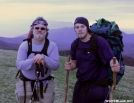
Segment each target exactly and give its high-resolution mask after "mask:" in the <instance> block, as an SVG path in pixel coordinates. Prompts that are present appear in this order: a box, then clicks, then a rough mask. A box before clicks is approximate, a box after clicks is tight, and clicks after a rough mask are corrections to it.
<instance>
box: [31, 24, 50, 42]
mask: <svg viewBox="0 0 134 103" xmlns="http://www.w3.org/2000/svg"><path fill="white" fill-rule="evenodd" d="M47 32H48V30H47V28H46V26H45V25H42V24H38V25H35V26H34V27H33V35H34V38H35V39H36V40H37V41H42V40H44V39H45V37H46V34H47Z"/></svg>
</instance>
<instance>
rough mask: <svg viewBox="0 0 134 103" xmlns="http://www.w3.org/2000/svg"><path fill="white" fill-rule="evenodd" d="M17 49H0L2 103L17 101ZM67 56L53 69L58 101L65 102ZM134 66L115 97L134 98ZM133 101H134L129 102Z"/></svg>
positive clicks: (72, 79)
mask: <svg viewBox="0 0 134 103" xmlns="http://www.w3.org/2000/svg"><path fill="white" fill-rule="evenodd" d="M16 55H17V51H12V50H0V103H17V102H16V100H15V94H14V90H15V82H16V79H15V75H16V73H17V69H16V67H15V65H16ZM66 61H67V58H66V57H60V68H59V69H58V70H57V71H53V72H52V74H53V75H54V77H55V84H56V101H55V103H63V101H64V95H65V80H66V71H65V70H64V63H65V62H66ZM75 74H76V70H75V71H71V72H70V73H69V89H68V103H71V99H72V93H73V87H74V84H75V82H76V77H75ZM133 74H134V67H129V66H126V71H125V75H124V76H123V78H122V80H121V81H120V82H119V84H118V85H117V87H116V90H115V91H114V99H118V100H119V99H121V100H134V78H133ZM129 103H132V102H129Z"/></svg>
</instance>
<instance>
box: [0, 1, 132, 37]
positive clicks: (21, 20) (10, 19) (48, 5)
mask: <svg viewBox="0 0 134 103" xmlns="http://www.w3.org/2000/svg"><path fill="white" fill-rule="evenodd" d="M37 16H43V17H44V18H45V19H46V20H53V21H64V22H72V23H73V22H74V19H75V18H76V17H78V16H84V17H86V18H87V19H88V20H89V23H90V25H91V24H92V23H93V22H95V20H96V19H99V18H105V19H107V20H111V21H116V23H118V25H119V27H120V28H121V29H123V30H126V32H128V33H131V32H133V33H134V0H0V36H6V37H8V36H9V37H13V36H19V35H22V34H24V33H27V32H28V30H29V26H30V24H31V23H32V21H33V20H34V19H35V18H36V17H37ZM72 26H73V25H72Z"/></svg>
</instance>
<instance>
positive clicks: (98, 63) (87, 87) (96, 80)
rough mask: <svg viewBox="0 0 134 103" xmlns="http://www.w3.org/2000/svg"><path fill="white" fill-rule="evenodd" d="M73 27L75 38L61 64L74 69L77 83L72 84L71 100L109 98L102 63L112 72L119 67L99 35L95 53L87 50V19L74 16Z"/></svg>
mask: <svg viewBox="0 0 134 103" xmlns="http://www.w3.org/2000/svg"><path fill="white" fill-rule="evenodd" d="M74 30H75V32H76V35H77V36H78V39H76V40H74V41H73V42H72V44H71V50H70V52H71V61H70V62H66V63H65V65H64V66H65V70H68V71H71V70H74V69H76V68H77V73H76V77H77V82H76V83H75V86H74V92H73V99H72V103H104V102H105V100H108V99H109V88H108V85H109V82H108V79H107V78H108V75H107V72H106V68H105V65H106V64H110V66H111V67H112V71H113V72H119V70H120V66H119V63H118V62H117V61H116V64H114V63H113V60H112V58H113V57H114V54H113V52H112V50H111V48H110V46H109V44H108V43H107V41H106V40H105V39H104V38H102V37H99V36H98V37H97V46H98V53H97V54H98V56H99V59H98V58H97V57H96V55H94V53H93V52H92V51H88V49H89V48H90V46H91V42H90V41H91V38H92V34H91V31H90V28H89V23H88V20H87V19H86V18H85V17H77V18H76V19H75V22H74Z"/></svg>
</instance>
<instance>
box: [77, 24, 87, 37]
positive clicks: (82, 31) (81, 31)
mask: <svg viewBox="0 0 134 103" xmlns="http://www.w3.org/2000/svg"><path fill="white" fill-rule="evenodd" d="M74 29H75V32H76V34H77V36H78V38H80V39H84V38H85V37H86V36H87V27H86V26H85V25H83V24H80V23H77V24H75V25H74Z"/></svg>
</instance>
